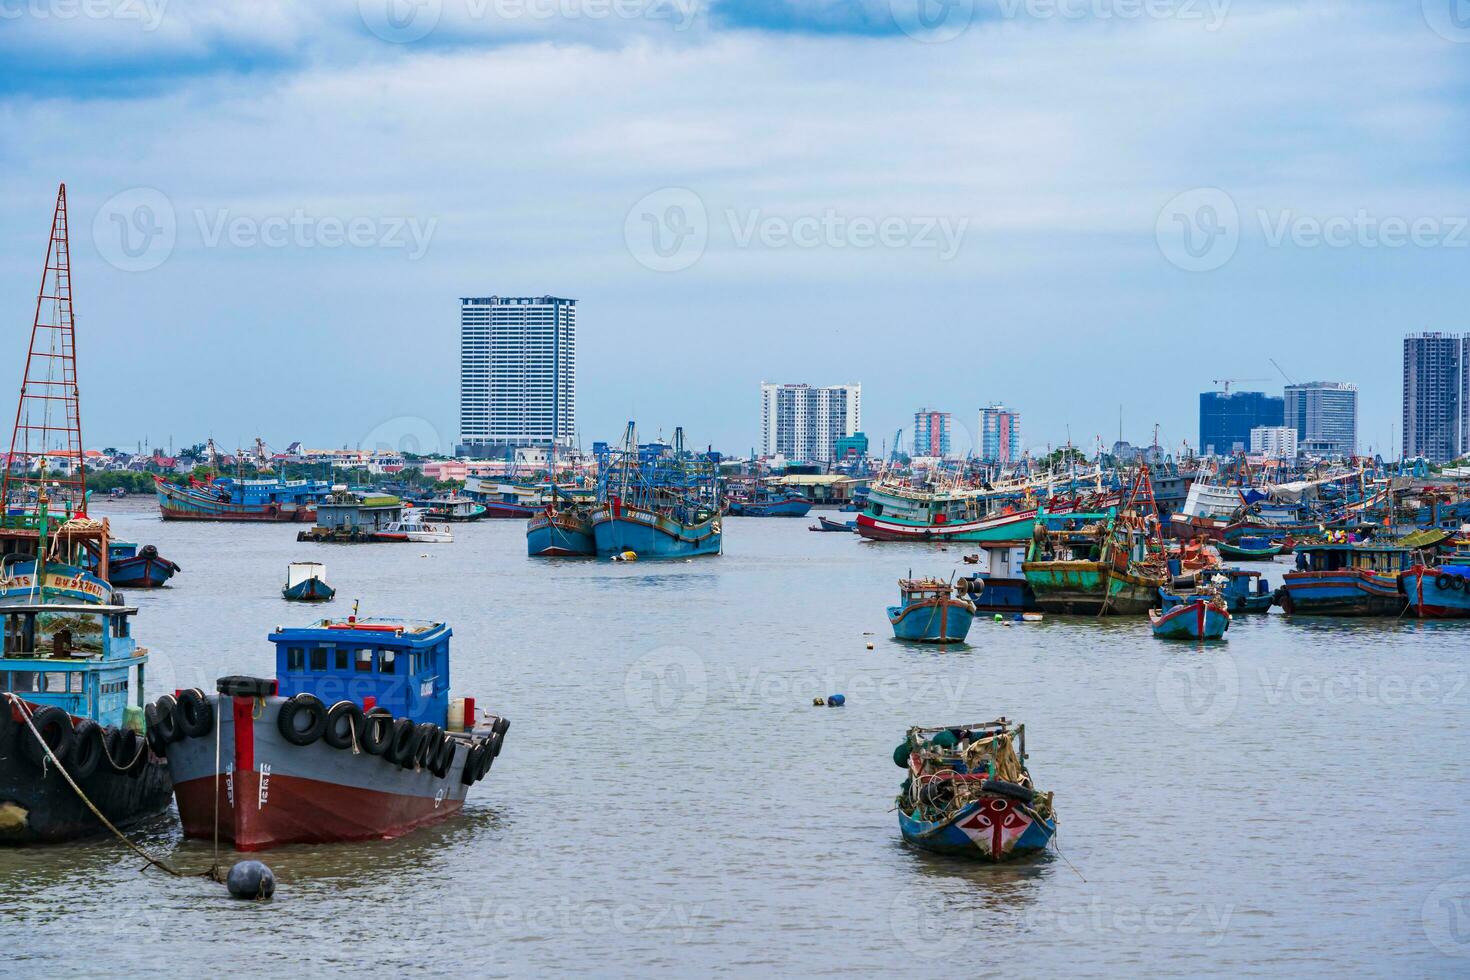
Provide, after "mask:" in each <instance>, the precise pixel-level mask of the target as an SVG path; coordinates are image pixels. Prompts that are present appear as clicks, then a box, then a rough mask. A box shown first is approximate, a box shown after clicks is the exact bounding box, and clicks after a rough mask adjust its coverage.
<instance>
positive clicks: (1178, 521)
mask: <svg viewBox="0 0 1470 980" xmlns="http://www.w3.org/2000/svg"><path fill="white" fill-rule="evenodd" d="M1244 504H1245V499H1244V498H1243V497H1242V496H1241V493H1240V489H1239V488H1238V487H1227V486H1221V485H1219V484H1215V483H1210V482H1208V481H1207V480H1204V479H1196V480H1195V481H1194V482H1193V483H1191V484H1190V486H1189V494H1188V496H1186V497H1185V499H1184V506H1183V507H1182V508H1180V509H1179V511H1177V512H1176V513H1174V514H1173V515H1171V516H1170V518H1169V528H1170V532H1171V533H1172V534H1173V536H1174V537H1176V538H1180V539H1183V540H1185V541H1193V540H1195V539H1197V538H1199V537H1200V536H1201V535H1203V536H1205V537H1207V538H1209V539H1210V540H1212V541H1219V540H1222V539H1223V538H1224V537H1225V531H1226V528H1228V527H1229V526H1230V522H1231V518H1232V517H1233V516H1234V515H1235V513H1236V512H1237V511H1239V510H1240V509H1241V507H1242V506H1244Z"/></svg>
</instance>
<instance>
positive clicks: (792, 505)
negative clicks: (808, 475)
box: [730, 498, 812, 517]
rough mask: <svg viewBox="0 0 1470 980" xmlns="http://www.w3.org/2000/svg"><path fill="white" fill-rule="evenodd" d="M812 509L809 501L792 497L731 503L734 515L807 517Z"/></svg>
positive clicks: (731, 511) (732, 514)
mask: <svg viewBox="0 0 1470 980" xmlns="http://www.w3.org/2000/svg"><path fill="white" fill-rule="evenodd" d="M811 509H812V505H811V503H810V502H809V501H806V500H802V499H800V498H792V499H787V500H770V501H765V502H762V503H750V502H748V501H744V502H741V503H738V504H733V505H731V507H730V514H731V516H734V517H805V516H806V515H807V513H808V512H809V511H810V510H811Z"/></svg>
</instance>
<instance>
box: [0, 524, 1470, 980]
mask: <svg viewBox="0 0 1470 980" xmlns="http://www.w3.org/2000/svg"><path fill="white" fill-rule="evenodd" d="M99 509H101V510H103V511H104V512H105V513H106V514H107V516H109V517H110V519H111V521H112V528H113V534H114V536H115V537H117V538H121V539H125V540H132V541H137V542H139V543H142V544H148V543H151V544H155V545H157V546H158V548H159V551H160V552H161V553H162V554H163V555H165V556H166V557H168V558H170V559H172V560H174V561H176V562H178V563H179V564H180V565H181V566H182V568H183V572H182V573H181V574H180V575H178V576H176V577H175V578H174V579H173V581H172V583H171V584H170V586H169V587H168V588H164V589H161V590H157V591H153V592H144V591H132V592H129V593H127V599H128V601H129V603H130V604H135V605H137V606H138V607H139V608H140V610H141V613H140V615H139V616H138V617H137V620H136V624H135V635H136V636H137V638H138V641H139V643H140V644H142V645H144V646H146V647H148V648H149V650H150V652H151V654H152V658H153V659H152V662H151V664H150V668H149V671H150V676H149V695H150V699H151V698H152V697H156V696H157V695H158V694H159V693H162V692H163V691H165V690H172V689H174V688H177V687H190V686H201V687H205V688H212V686H213V681H214V678H215V677H217V676H219V675H222V674H228V673H243V674H259V675H266V676H269V675H272V674H273V673H274V662H273V650H272V647H271V646H270V645H269V644H267V643H266V641H265V637H266V634H267V633H268V632H269V631H270V630H271V629H272V628H274V627H276V626H278V625H288V624H301V623H304V622H307V621H309V620H311V619H312V618H314V617H315V616H319V615H323V614H325V613H324V612H323V610H326V612H329V613H330V614H332V615H342V614H346V613H347V612H349V611H350V610H351V609H352V605H353V602H354V600H360V603H361V607H360V609H361V613H362V614H363V615H372V616H406V617H414V618H431V619H442V620H444V621H447V622H449V623H450V624H451V625H452V626H453V628H454V640H453V658H454V660H453V678H452V680H453V689H454V693H455V694H456V695H472V696H474V697H476V698H477V700H478V703H479V705H480V706H481V707H482V708H485V709H488V710H490V711H493V712H496V713H499V714H503V715H505V716H507V717H508V718H509V719H510V720H511V723H512V724H511V729H510V733H509V735H508V737H507V739H506V744H505V751H504V754H503V755H502V756H501V757H500V759H499V760H498V761H497V762H496V764H495V766H494V768H493V769H492V770H491V772H490V774H489V776H488V777H487V778H486V779H485V780H484V781H483V782H482V783H480V784H478V785H477V786H475V787H474V789H473V790H472V792H471V795H470V801H469V803H468V804H467V805H466V808H465V811H464V813H463V814H462V815H461V816H459V817H455V818H452V819H449V820H447V821H445V822H442V823H439V824H437V825H435V826H432V827H430V828H426V829H422V830H419V831H416V832H414V833H411V834H409V835H407V836H405V837H403V838H400V839H398V840H392V841H382V842H373V843H365V844H338V845H332V846H317V847H304V846H302V847H286V848H282V849H278V850H274V851H269V852H266V853H264V854H261V855H257V856H259V857H261V858H263V859H264V860H265V861H266V862H267V863H269V864H270V865H271V866H272V868H273V869H274V871H275V874H276V879H277V890H276V895H275V898H274V899H273V900H272V901H269V902H264V903H243V902H236V901H231V900H229V899H228V898H227V896H226V895H225V892H224V889H223V888H221V887H220V886H219V885H217V884H214V883H212V882H209V881H206V880H203V879H200V878H190V879H184V880H175V879H171V878H167V877H165V876H163V875H161V874H159V873H157V872H154V871H142V870H140V868H141V861H140V860H139V859H137V858H136V857H135V856H134V855H131V854H130V853H128V852H127V851H126V850H125V849H124V848H123V847H122V846H121V845H120V844H118V843H117V842H116V841H115V840H112V839H99V840H95V841H90V842H86V843H81V844H71V845H65V846H60V847H47V848H31V849H20V850H0V882H3V886H4V887H3V889H0V938H3V942H4V947H5V950H6V952H5V957H4V964H5V965H4V967H3V968H0V973H11V974H13V975H28V976H37V975H45V974H47V973H53V974H54V973H57V972H63V973H65V974H68V975H97V976H101V975H107V976H120V975H143V974H145V972H148V971H156V970H159V969H161V968H166V969H174V970H179V969H183V970H189V971H195V970H210V969H220V968H222V967H223V966H224V964H229V968H231V969H234V968H248V969H250V970H251V971H253V972H259V973H261V974H262V975H274V974H277V973H279V971H282V970H300V971H303V972H304V971H307V970H310V971H312V972H321V973H330V974H336V973H345V972H347V971H349V970H356V969H360V968H363V967H365V966H369V965H371V966H373V967H375V968H377V969H378V970H381V971H384V973H385V975H387V974H397V973H415V972H433V973H445V972H454V973H456V974H461V975H473V976H480V977H488V976H500V975H527V974H533V973H534V974H547V973H551V972H553V971H554V972H557V973H561V972H572V971H577V972H585V973H594V974H599V975H633V974H650V973H651V974H657V975H669V976H674V975H690V974H708V973H723V974H736V975H748V974H755V973H761V974H767V975H771V974H774V975H791V974H802V975H832V976H852V975H869V974H883V975H894V974H897V973H900V972H903V973H904V974H905V975H910V976H974V975H979V974H981V973H989V972H992V971H995V972H1001V971H1003V972H1007V973H1020V972H1024V973H1027V974H1036V975H1042V976H1046V975H1068V976H1072V975H1116V974H1127V973H1146V974H1149V975H1155V976H1190V977H1194V976H1201V975H1230V976H1234V975H1239V974H1252V975H1262V974H1267V975H1278V976H1322V975H1334V976H1342V975H1348V974H1351V975H1373V976H1437V975H1443V976H1451V975H1461V976H1463V975H1465V974H1466V973H1467V972H1470V909H1467V908H1466V905H1465V903H1466V895H1467V890H1470V885H1467V879H1470V776H1467V773H1466V765H1465V762H1466V759H1467V756H1470V710H1467V709H1470V685H1467V678H1470V661H1467V656H1466V651H1467V646H1470V644H1467V640H1470V622H1465V623H1458V624H1457V623H1437V624H1425V623H1419V622H1415V621H1413V620H1411V619H1407V618H1405V619H1401V620H1392V619H1380V620H1364V621H1357V622H1354V621H1347V620H1325V619H1324V620H1318V621H1312V620H1304V619H1295V620H1290V619H1288V618H1287V617H1285V616H1283V615H1281V613H1280V610H1273V611H1272V613H1271V614H1270V615H1267V616H1258V617H1251V616H1237V617H1236V619H1235V621H1234V623H1233V625H1232V626H1231V628H1230V631H1229V633H1228V634H1227V639H1226V640H1225V641H1224V642H1223V643H1217V644H1209V645H1206V646H1198V645H1192V644H1189V643H1177V642H1167V641H1160V640H1156V639H1154V638H1153V637H1152V635H1151V634H1150V631H1149V627H1148V623H1147V621H1146V620H1144V619H1142V618H1137V619H1126V620H1124V619H1113V620H1102V621H1098V620H1091V619H1072V618H1064V617H1048V618H1047V619H1046V621H1044V622H1040V623H1025V624H1021V623H1015V624H1012V623H996V622H993V621H990V620H985V619H981V620H979V621H977V622H976V624H975V626H974V628H973V629H972V630H971V633H970V636H969V642H968V644H966V645H961V646H951V647H948V648H944V649H936V648H932V647H923V646H915V645H906V644H902V643H899V642H897V641H895V640H893V639H892V638H891V632H890V629H889V625H888V622H887V619H886V618H885V615H884V608H885V607H886V606H887V605H890V604H892V603H893V602H894V601H895V599H896V597H897V585H896V582H897V580H898V579H899V578H900V577H902V576H904V575H906V574H907V573H908V572H909V571H910V570H912V571H913V572H914V573H916V574H934V575H941V576H944V577H948V576H949V575H950V574H951V572H953V571H961V572H962V570H963V568H964V566H963V565H962V564H961V563H960V557H961V555H962V553H963V549H962V548H961V547H950V548H949V549H948V550H944V549H941V548H939V547H934V546H913V545H900V544H874V543H869V542H864V541H860V540H858V539H857V538H856V537H855V536H852V535H844V534H812V533H809V532H808V531H807V525H808V523H810V521H809V520H779V519H769V520H761V519H740V518H735V519H730V520H729V521H728V522H727V523H726V529H725V554H724V555H723V556H721V557H717V558H700V559H694V560H687V561H679V562H673V563H649V562H642V563H611V562H598V561H587V560H582V561H578V560H532V559H528V558H527V557H526V556H525V538H524V523H523V522H521V521H487V522H481V523H476V524H464V525H456V526H455V527H454V534H455V542H454V543H453V544H450V545H418V544H399V545H389V544H383V545H335V546H333V545H312V544H298V543H297V542H296V540H295V537H296V532H297V530H299V528H298V527H297V526H294V525H286V524H279V525H250V524H192V523H167V524H166V523H163V522H161V521H160V520H159V519H158V516H157V511H156V508H155V507H154V506H153V505H152V502H151V501H144V500H139V499H130V500H125V501H118V502H106V503H103V504H102V505H100V508H99ZM293 560H320V561H324V562H325V563H326V566H327V579H328V581H329V582H330V583H331V584H332V585H334V586H335V587H336V588H337V599H336V600H335V601H334V602H333V603H332V604H330V605H329V606H326V607H310V606H303V605H298V604H292V603H286V602H284V601H282V599H281V597H280V589H281V585H282V583H283V581H284V577H285V571H286V565H287V563H288V562H290V561H293ZM1286 562H1287V560H1285V559H1283V560H1282V561H1280V562H1278V563H1277V564H1275V565H1273V566H1253V567H1262V568H1268V569H1269V570H1268V572H1267V575H1268V578H1269V579H1270V581H1271V584H1272V585H1273V586H1275V585H1278V584H1279V583H1280V575H1281V572H1282V571H1284V570H1286V569H1287V568H1288V567H1289V566H1288V565H1287V563H1286ZM869 644H871V646H872V649H869V648H868V647H869ZM833 693H842V694H844V695H845V696H846V704H845V705H844V706H843V707H841V708H825V707H822V708H818V707H814V706H813V704H812V700H813V698H815V697H819V696H825V695H828V694H833ZM1001 715H1004V716H1006V717H1008V718H1011V719H1015V720H1019V721H1023V722H1024V723H1025V724H1026V736H1027V738H1026V742H1027V748H1028V750H1029V751H1030V759H1029V765H1030V769H1031V773H1032V775H1033V777H1034V778H1035V780H1036V782H1037V784H1038V785H1039V786H1040V787H1041V788H1042V789H1045V790H1051V791H1054V792H1055V793H1056V807H1057V811H1058V814H1059V818H1060V820H1059V833H1058V843H1059V845H1060V846H1059V849H1058V852H1057V853H1050V854H1047V855H1045V856H1043V857H1040V858H1037V859H1035V860H1027V861H1023V862H1019V863H1015V864H1011V865H1004V866H984V865H977V864H972V863H967V862H965V861H963V860H957V859H950V858H941V857H937V856H934V855H928V854H924V853H920V852H917V851H914V850H912V849H910V848H909V847H906V846H905V845H904V844H903V843H902V842H901V841H900V839H899V836H898V830H897V825H896V817H895V814H894V812H893V805H894V804H893V799H894V795H895V793H896V791H897V789H898V786H899V783H900V782H901V781H902V778H903V772H902V771H901V770H900V769H899V768H897V767H896V766H895V765H894V764H893V761H892V753H893V749H894V747H895V746H896V745H897V744H898V743H899V742H900V740H901V739H902V738H903V736H904V733H905V730H906V729H907V728H908V727H909V726H911V725H920V724H922V725H940V724H947V723H968V722H979V721H988V720H991V719H993V718H996V717H998V716H1001ZM136 836H137V837H138V839H140V841H141V842H142V843H143V844H144V846H146V847H148V848H149V849H150V850H153V851H156V852H159V853H161V854H162V855H164V856H165V857H166V858H167V860H169V861H171V862H172V863H174V864H175V865H177V866H179V867H180V868H182V869H186V870H191V871H203V870H204V869H206V868H208V867H209V865H210V863H211V845H210V843H209V842H207V841H192V840H191V841H185V840H184V839H183V838H182V835H181V833H180V831H179V828H178V824H177V820H176V817H175V816H174V815H172V814H170V816H169V817H167V818H163V819H159V820H157V821H155V822H153V823H150V824H147V825H145V826H144V827H142V828H141V829H140V830H139V832H138V833H137V834H136ZM224 860H225V861H226V862H227V863H228V862H229V861H230V860H232V858H231V856H230V855H229V854H228V853H227V854H226V856H225V858H224Z"/></svg>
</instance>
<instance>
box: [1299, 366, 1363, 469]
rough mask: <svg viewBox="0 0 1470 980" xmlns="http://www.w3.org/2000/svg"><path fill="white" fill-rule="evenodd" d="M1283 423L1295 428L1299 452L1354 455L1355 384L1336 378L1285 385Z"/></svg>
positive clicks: (1355, 453) (1319, 454)
mask: <svg viewBox="0 0 1470 980" xmlns="http://www.w3.org/2000/svg"><path fill="white" fill-rule="evenodd" d="M1284 424H1285V425H1289V426H1291V427H1292V428H1294V429H1296V445H1297V450H1298V451H1299V452H1302V453H1306V454H1308V455H1311V456H1324V457H1342V456H1355V455H1357V452H1358V389H1357V386H1356V385H1350V384H1343V383H1341V382H1338V381H1309V382H1307V383H1306V384H1299V385H1287V386H1286V418H1285V421H1284Z"/></svg>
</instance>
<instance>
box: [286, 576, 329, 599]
mask: <svg viewBox="0 0 1470 980" xmlns="http://www.w3.org/2000/svg"><path fill="white" fill-rule="evenodd" d="M336 594H337V590H336V589H334V588H332V587H331V586H330V585H328V584H327V583H325V582H323V581H322V580H321V579H319V578H309V579H307V580H306V581H304V582H297V583H296V584H295V585H291V586H287V587H286V588H284V589H282V590H281V595H282V596H283V597H284V598H286V599H289V600H291V601H292V602H326V601H328V600H329V599H331V598H332V597H333V596H335V595H336Z"/></svg>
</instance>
